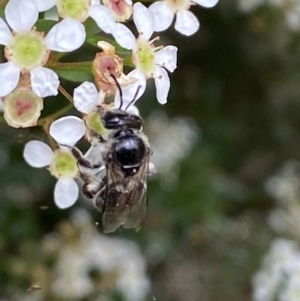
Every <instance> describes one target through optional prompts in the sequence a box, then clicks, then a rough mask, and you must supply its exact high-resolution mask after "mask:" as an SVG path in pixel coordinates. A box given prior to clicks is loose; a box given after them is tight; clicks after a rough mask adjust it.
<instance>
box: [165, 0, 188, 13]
mask: <svg viewBox="0 0 300 301" xmlns="http://www.w3.org/2000/svg"><path fill="white" fill-rule="evenodd" d="M166 4H167V5H168V6H169V7H170V8H171V9H172V10H173V12H174V13H177V12H178V11H181V10H186V9H189V7H190V6H191V4H190V1H189V0H166Z"/></svg>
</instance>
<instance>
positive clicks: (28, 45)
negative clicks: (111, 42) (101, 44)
mask: <svg viewBox="0 0 300 301" xmlns="http://www.w3.org/2000/svg"><path fill="white" fill-rule="evenodd" d="M38 14H39V12H38V8H37V6H36V4H35V3H34V2H33V1H30V0H29V1H26V0H10V1H9V2H8V3H7V5H6V7H5V19H6V22H7V23H8V25H9V26H10V28H11V29H12V30H13V31H12V32H11V30H10V29H9V27H8V25H7V24H6V22H5V21H4V20H3V19H2V18H0V45H4V46H6V47H5V57H6V59H7V60H8V62H6V63H3V64H0V82H1V85H0V96H2V97H3V96H6V95H8V94H9V93H10V92H12V91H13V90H14V89H15V88H16V86H17V84H18V81H19V78H20V72H29V73H30V75H31V87H32V90H33V92H34V93H35V94H36V95H38V96H39V97H47V96H51V95H57V93H58V90H57V89H58V86H59V79H58V76H57V75H56V73H55V72H54V71H52V70H50V69H48V68H45V67H43V66H44V65H45V64H46V63H47V61H48V58H49V54H50V51H51V50H55V51H61V52H69V51H73V50H75V49H78V48H79V47H80V46H81V45H82V44H83V42H84V40H85V30H84V26H83V25H82V24H77V23H76V22H75V21H74V20H72V19H70V18H67V19H64V20H63V21H61V22H60V23H58V24H56V25H54V26H53V27H52V28H51V30H50V31H49V33H48V34H47V36H46V37H44V34H43V33H41V32H38V31H36V30H35V29H32V28H33V25H34V24H35V22H36V21H37V19H38Z"/></svg>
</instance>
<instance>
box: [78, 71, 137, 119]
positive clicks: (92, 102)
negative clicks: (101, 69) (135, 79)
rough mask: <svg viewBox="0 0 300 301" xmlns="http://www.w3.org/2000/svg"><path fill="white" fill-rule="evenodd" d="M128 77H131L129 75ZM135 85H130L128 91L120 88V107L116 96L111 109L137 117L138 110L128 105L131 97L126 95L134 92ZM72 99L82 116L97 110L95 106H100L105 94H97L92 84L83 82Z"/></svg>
mask: <svg viewBox="0 0 300 301" xmlns="http://www.w3.org/2000/svg"><path fill="white" fill-rule="evenodd" d="M129 76H131V73H129ZM137 85H138V83H135V84H132V85H131V86H130V89H126V87H121V89H122V96H123V103H122V106H121V105H120V97H119V96H118V97H116V99H115V101H114V106H111V108H115V109H121V110H125V109H126V111H127V112H130V113H132V114H136V115H139V111H138V109H137V108H136V107H135V106H134V105H133V103H130V100H132V98H131V97H133V95H128V94H127V93H128V91H129V92H131V91H134V90H135V91H136V89H137ZM73 99H74V106H75V108H76V109H77V110H78V111H79V112H81V113H83V114H90V113H92V112H93V111H95V110H97V106H99V105H101V104H102V103H103V102H104V99H105V93H104V92H103V91H100V92H98V91H97V87H96V86H95V85H94V84H93V83H91V82H84V83H82V84H81V85H79V86H78V87H77V88H75V89H74V95H73ZM128 106H129V107H128ZM127 107H128V108H127Z"/></svg>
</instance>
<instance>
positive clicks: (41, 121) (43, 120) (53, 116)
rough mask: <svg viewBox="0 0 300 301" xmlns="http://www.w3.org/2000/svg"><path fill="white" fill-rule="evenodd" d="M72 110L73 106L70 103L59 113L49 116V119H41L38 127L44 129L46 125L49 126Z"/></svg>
mask: <svg viewBox="0 0 300 301" xmlns="http://www.w3.org/2000/svg"><path fill="white" fill-rule="evenodd" d="M72 108H73V104H72V103H70V104H68V105H67V106H66V107H64V108H62V109H60V110H59V111H57V112H55V113H53V114H51V115H49V116H47V117H44V118H41V119H39V120H38V122H37V125H38V126H42V127H44V125H45V124H47V123H48V122H50V123H52V121H54V120H56V119H57V118H58V117H60V116H62V115H64V114H65V113H67V112H68V111H70V110H71V109H72Z"/></svg>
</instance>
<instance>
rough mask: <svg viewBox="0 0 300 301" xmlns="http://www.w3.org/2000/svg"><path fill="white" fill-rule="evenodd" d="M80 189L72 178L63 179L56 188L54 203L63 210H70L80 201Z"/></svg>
mask: <svg viewBox="0 0 300 301" xmlns="http://www.w3.org/2000/svg"><path fill="white" fill-rule="evenodd" d="M78 192H79V188H78V185H77V184H76V182H75V181H74V180H73V179H71V178H61V179H59V180H58V181H57V183H56V185H55V188H54V201H55V204H56V205H57V207H59V208H61V209H65V208H68V207H70V206H72V205H74V204H75V202H76V200H77V199H78Z"/></svg>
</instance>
